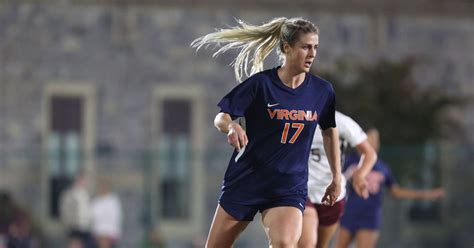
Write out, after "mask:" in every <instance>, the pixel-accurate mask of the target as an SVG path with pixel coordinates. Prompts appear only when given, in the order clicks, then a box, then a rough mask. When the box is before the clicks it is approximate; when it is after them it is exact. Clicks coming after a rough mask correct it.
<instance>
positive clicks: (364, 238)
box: [355, 229, 379, 248]
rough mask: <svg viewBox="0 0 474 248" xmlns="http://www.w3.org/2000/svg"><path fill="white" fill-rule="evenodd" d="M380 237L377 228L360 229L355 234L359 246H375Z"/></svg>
mask: <svg viewBox="0 0 474 248" xmlns="http://www.w3.org/2000/svg"><path fill="white" fill-rule="evenodd" d="M378 239H379V232H378V231H377V230H370V229H359V230H358V231H357V233H356V234H355V240H356V244H357V247H358V248H373V247H375V245H376V244H377V240H378Z"/></svg>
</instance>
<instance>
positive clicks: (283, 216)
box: [262, 206, 303, 248]
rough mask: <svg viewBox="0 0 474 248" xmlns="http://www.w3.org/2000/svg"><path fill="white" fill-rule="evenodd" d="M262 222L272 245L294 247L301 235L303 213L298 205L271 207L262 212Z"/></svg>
mask: <svg viewBox="0 0 474 248" xmlns="http://www.w3.org/2000/svg"><path fill="white" fill-rule="evenodd" d="M262 224H263V227H264V229H265V233H266V234H267V237H268V239H269V242H270V245H272V247H274V248H276V247H292V246H296V245H297V243H298V240H299V238H300V237H301V230H302V227H303V214H302V212H301V210H300V209H299V208H297V207H290V206H282V207H274V208H269V209H266V210H265V211H263V212H262Z"/></svg>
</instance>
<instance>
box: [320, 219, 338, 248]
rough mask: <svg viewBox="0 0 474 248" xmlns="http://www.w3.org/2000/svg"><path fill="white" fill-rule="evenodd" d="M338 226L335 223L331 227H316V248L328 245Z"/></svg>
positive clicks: (323, 247)
mask: <svg viewBox="0 0 474 248" xmlns="http://www.w3.org/2000/svg"><path fill="white" fill-rule="evenodd" d="M338 226H339V222H336V223H334V224H332V225H329V226H322V225H319V227H318V243H317V246H316V247H317V248H326V247H328V245H329V241H331V238H332V237H333V236H334V233H335V232H336V230H337V227H338Z"/></svg>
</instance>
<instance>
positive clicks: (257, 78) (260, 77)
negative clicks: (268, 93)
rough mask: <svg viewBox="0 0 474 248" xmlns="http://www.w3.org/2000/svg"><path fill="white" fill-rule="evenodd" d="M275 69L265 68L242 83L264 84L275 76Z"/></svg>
mask: <svg viewBox="0 0 474 248" xmlns="http://www.w3.org/2000/svg"><path fill="white" fill-rule="evenodd" d="M272 70H273V69H268V70H264V71H261V72H257V73H255V74H253V75H251V76H250V77H248V78H247V79H246V80H244V81H243V82H242V83H241V84H247V85H258V84H262V83H265V82H270V81H271V80H272V77H273V75H272V74H273V71H272Z"/></svg>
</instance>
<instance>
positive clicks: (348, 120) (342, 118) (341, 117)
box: [336, 110, 355, 125]
mask: <svg viewBox="0 0 474 248" xmlns="http://www.w3.org/2000/svg"><path fill="white" fill-rule="evenodd" d="M336 122H341V123H348V124H349V125H352V124H354V123H355V121H354V119H352V117H350V116H348V115H345V114H343V113H341V112H339V111H337V110H336Z"/></svg>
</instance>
